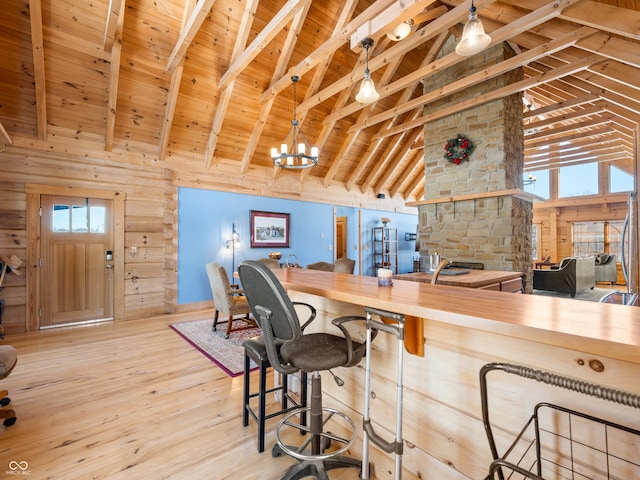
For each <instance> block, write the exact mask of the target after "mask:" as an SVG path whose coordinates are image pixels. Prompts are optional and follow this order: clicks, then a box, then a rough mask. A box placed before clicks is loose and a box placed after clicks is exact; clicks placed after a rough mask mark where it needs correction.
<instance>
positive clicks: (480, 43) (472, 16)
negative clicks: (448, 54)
mask: <svg viewBox="0 0 640 480" xmlns="http://www.w3.org/2000/svg"><path fill="white" fill-rule="evenodd" d="M490 43H491V37H490V36H489V35H487V34H486V33H484V27H483V26H482V22H481V21H480V19H479V18H478V14H477V13H476V7H475V5H474V4H473V0H471V8H470V9H469V21H468V22H467V24H466V25H465V26H464V29H463V30H462V38H460V42H458V45H456V53H457V54H458V55H461V56H463V57H470V56H471V55H475V54H476V53H480V52H481V51H482V50H484V49H485V48H487V47H488V46H489V44H490Z"/></svg>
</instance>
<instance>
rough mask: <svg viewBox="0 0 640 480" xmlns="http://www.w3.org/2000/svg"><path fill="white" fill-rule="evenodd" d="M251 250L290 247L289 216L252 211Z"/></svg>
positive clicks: (286, 214)
mask: <svg viewBox="0 0 640 480" xmlns="http://www.w3.org/2000/svg"><path fill="white" fill-rule="evenodd" d="M249 214H250V225H251V248H260V247H265V248H270V247H282V248H288V247H289V214H288V213H277V212H261V211H258V210H251V211H250V212H249Z"/></svg>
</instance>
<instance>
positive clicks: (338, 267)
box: [333, 257, 356, 273]
mask: <svg viewBox="0 0 640 480" xmlns="http://www.w3.org/2000/svg"><path fill="white" fill-rule="evenodd" d="M355 267H356V261H355V260H352V259H350V258H348V257H342V258H338V259H337V260H336V261H335V263H334V264H333V271H334V272H336V273H353V269H354V268H355Z"/></svg>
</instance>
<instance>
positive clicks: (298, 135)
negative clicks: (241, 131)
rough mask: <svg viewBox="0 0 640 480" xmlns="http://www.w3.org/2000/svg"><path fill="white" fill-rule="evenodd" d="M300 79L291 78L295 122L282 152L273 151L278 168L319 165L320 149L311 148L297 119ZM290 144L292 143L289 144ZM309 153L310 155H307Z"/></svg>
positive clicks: (295, 76)
mask: <svg viewBox="0 0 640 480" xmlns="http://www.w3.org/2000/svg"><path fill="white" fill-rule="evenodd" d="M298 80H300V77H298V76H297V75H294V76H292V77H291V81H292V82H293V120H291V128H290V129H289V131H288V132H287V136H286V137H284V140H283V141H282V143H281V144H280V150H278V149H277V148H272V149H271V160H273V164H274V165H275V166H277V167H282V168H291V169H301V168H311V167H313V166H314V165H316V164H317V163H318V147H310V146H309V142H308V141H307V137H305V136H304V133H302V129H301V128H300V126H299V125H300V124H299V122H298V119H297V118H296V84H297V83H298ZM289 142H290V143H289ZM307 152H309V153H307Z"/></svg>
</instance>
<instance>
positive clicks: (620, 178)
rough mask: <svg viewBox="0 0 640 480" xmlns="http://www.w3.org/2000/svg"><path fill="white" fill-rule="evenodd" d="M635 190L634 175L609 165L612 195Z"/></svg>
mask: <svg viewBox="0 0 640 480" xmlns="http://www.w3.org/2000/svg"><path fill="white" fill-rule="evenodd" d="M632 190H633V175H629V174H628V173H627V172H625V171H624V170H621V169H619V168H618V167H615V166H613V165H609V191H610V192H611V193H619V192H631V191H632Z"/></svg>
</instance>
